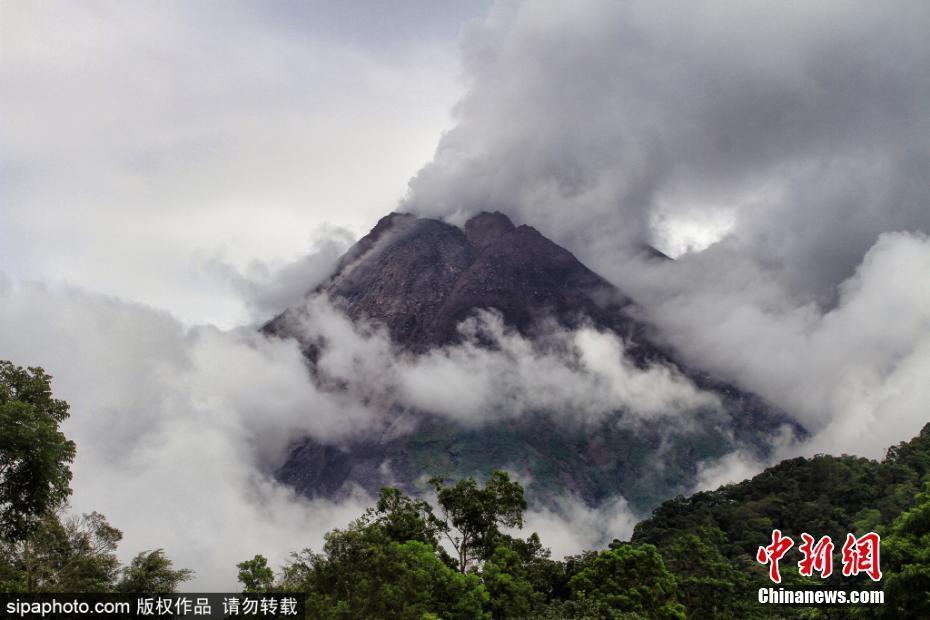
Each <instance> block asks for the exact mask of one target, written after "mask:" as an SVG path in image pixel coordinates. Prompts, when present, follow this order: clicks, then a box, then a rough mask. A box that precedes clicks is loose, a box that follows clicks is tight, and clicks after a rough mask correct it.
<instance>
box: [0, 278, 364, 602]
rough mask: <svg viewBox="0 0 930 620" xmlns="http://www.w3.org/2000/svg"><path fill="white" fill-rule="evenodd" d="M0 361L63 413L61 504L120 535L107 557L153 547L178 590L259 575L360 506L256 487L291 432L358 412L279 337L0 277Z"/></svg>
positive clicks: (322, 431)
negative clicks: (50, 393)
mask: <svg viewBox="0 0 930 620" xmlns="http://www.w3.org/2000/svg"><path fill="white" fill-rule="evenodd" d="M0 323H2V324H3V325H14V326H16V329H4V330H0V351H2V357H3V358H9V359H12V360H14V361H15V362H16V363H17V364H21V365H36V366H42V367H44V368H45V369H46V371H47V372H49V374H51V375H52V376H53V377H54V381H53V389H54V392H55V394H56V396H58V397H60V398H64V399H65V400H67V401H68V402H69V403H70V404H71V418H70V419H69V420H68V421H67V422H66V423H65V424H64V427H63V428H64V432H65V433H66V434H67V435H68V437H69V438H71V439H73V440H74V441H75V442H76V444H77V447H78V452H77V458H76V460H75V462H74V466H73V471H74V480H73V484H72V486H73V488H74V490H75V492H74V496H73V498H72V509H73V510H74V511H75V512H78V513H80V512H90V511H92V510H97V511H99V512H102V513H103V514H105V515H106V516H107V518H108V519H109V520H110V521H111V523H112V524H113V525H114V526H116V527H118V528H120V529H122V530H123V532H124V534H125V537H124V540H123V543H122V545H121V548H120V555H121V556H122V558H123V559H124V561H125V560H128V558H130V557H131V556H132V555H134V554H135V553H137V552H139V551H141V550H143V549H154V548H159V547H163V548H165V549H166V551H167V553H168V554H169V556H170V557H172V558H173V559H174V560H175V561H176V562H177V564H178V565H179V566H185V567H189V568H193V569H195V570H196V571H197V578H196V580H195V581H194V582H193V584H192V586H191V587H193V588H194V589H199V590H211V589H216V590H228V589H230V588H233V587H235V579H236V569H235V564H236V563H237V562H240V561H242V560H243V559H248V558H251V557H252V556H253V555H255V554H256V553H263V554H265V555H266V556H268V557H269V559H271V560H272V562H273V563H274V564H275V565H278V564H279V563H281V562H283V561H284V560H285V559H286V558H287V556H288V553H289V552H291V551H296V550H299V549H301V548H303V547H304V546H307V545H313V546H315V547H317V548H319V545H320V544H321V542H322V535H323V533H324V532H326V531H328V530H329V529H331V528H333V527H337V526H343V525H345V524H346V523H347V522H348V521H350V520H351V519H353V518H355V517H356V516H358V515H359V514H360V513H361V511H362V510H363V509H364V507H365V506H367V505H368V504H370V502H371V498H369V497H367V496H364V495H356V496H353V497H349V498H346V499H343V500H342V501H340V502H338V503H336V502H329V501H325V500H314V501H310V500H307V499H305V498H301V497H298V496H296V494H295V493H294V491H293V490H291V489H288V488H286V487H284V486H282V485H280V484H279V483H277V482H275V481H274V479H273V478H272V476H271V473H272V471H273V470H274V468H275V467H276V466H277V465H279V464H280V462H281V459H282V458H283V457H284V456H285V453H286V449H287V447H288V445H289V444H290V442H291V441H292V439H293V438H294V437H295V436H301V435H303V434H312V435H315V436H320V437H329V438H334V437H340V436H343V435H345V434H346V433H350V432H352V431H353V430H355V429H356V428H358V427H364V426H365V425H366V424H368V423H369V421H370V420H371V419H372V416H373V413H372V412H371V411H369V410H366V409H365V408H363V407H362V406H361V405H359V404H358V403H356V402H353V401H351V400H348V399H344V398H340V397H339V396H338V395H334V394H328V393H323V392H320V391H319V390H317V389H316V388H315V387H314V385H313V384H312V383H311V382H310V380H309V376H308V373H307V370H306V366H305V364H304V361H303V357H302V355H301V353H300V351H299V350H298V348H297V346H296V343H294V342H293V341H283V340H267V339H265V338H263V337H260V336H257V335H256V334H255V333H254V332H241V333H238V332H221V331H219V330H217V329H216V328H213V327H202V328H194V329H188V328H185V327H184V326H183V325H182V324H181V323H180V322H178V321H177V320H176V319H174V318H172V317H171V316H169V315H167V314H165V313H162V312H158V311H155V310H152V309H149V308H146V307H143V306H139V305H136V304H128V303H125V302H121V301H119V300H116V299H112V298H106V297H102V296H99V295H91V294H87V293H83V292H81V291H78V290H74V289H65V290H62V289H53V288H48V287H45V286H42V285H37V284H17V283H13V282H10V281H9V280H0Z"/></svg>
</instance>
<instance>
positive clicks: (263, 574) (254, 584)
mask: <svg viewBox="0 0 930 620" xmlns="http://www.w3.org/2000/svg"><path fill="white" fill-rule="evenodd" d="M236 568H238V569H239V577H238V579H239V583H241V584H242V590H243V592H245V593H247V594H251V593H257V592H268V591H269V590H271V589H272V587H273V586H274V571H273V570H271V567H270V566H268V559H267V558H266V557H265V556H263V555H256V556H255V557H254V558H252V559H251V560H245V561H243V562H239V563H238V564H236Z"/></svg>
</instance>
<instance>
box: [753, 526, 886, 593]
mask: <svg viewBox="0 0 930 620" xmlns="http://www.w3.org/2000/svg"><path fill="white" fill-rule="evenodd" d="M801 540H802V541H803V542H802V543H801V545H800V546H799V547H798V551H800V552H801V555H802V556H803V557H802V558H801V561H799V562H798V572H799V573H800V574H801V575H803V576H805V577H810V576H812V575H813V574H814V572H815V571H816V572H817V573H819V574H820V578H821V579H826V578H827V577H829V576H830V575H832V574H833V549H834V546H833V541H832V540H831V539H830V537H829V536H823V537H821V538H820V540H816V539H815V538H814V537H813V536H811V535H810V534H808V533H806V532H805V533H803V534H801ZM793 546H794V541H793V540H791V538H790V537H788V536H783V535H782V533H781V530H772V542H771V544H769V545H768V546H765V547H759V550H758V551H757V552H756V561H757V562H759V564H767V565H768V567H769V579H771V580H772V581H773V582H775V583H781V572H780V571H779V568H778V562H779V561H780V560H781V559H782V558H783V557H784V556H785V554H786V553H788V550H789V549H791V547H793ZM880 547H881V537H880V536H879V535H878V534H876V533H875V532H869V533H868V534H866V535H864V536H862V537H860V538H856V537H855V535H853V534H847V535H846V543H845V544H844V545H843V549H842V560H843V575H844V576H845V577H850V576H855V575H858V574H859V573H865V574H866V575H868V576H869V577H870V578H871V579H872V581H879V580H880V579H881V578H882V570H881V558H880V556H879V550H880Z"/></svg>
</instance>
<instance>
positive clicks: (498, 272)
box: [265, 212, 787, 510]
mask: <svg viewBox="0 0 930 620" xmlns="http://www.w3.org/2000/svg"><path fill="white" fill-rule="evenodd" d="M320 293H322V294H325V295H327V296H328V297H329V300H330V301H331V302H332V303H333V305H334V306H336V307H337V308H338V309H340V310H341V311H342V312H344V313H345V314H346V315H347V316H348V317H349V318H351V319H352V320H355V321H360V320H374V321H376V322H378V323H381V324H383V325H384V326H386V327H387V330H388V333H389V334H390V337H391V339H392V340H393V341H394V344H395V345H396V346H397V347H398V348H400V349H404V350H406V351H407V352H411V353H414V354H420V353H426V352H428V351H430V350H431V349H434V348H436V347H441V346H446V345H451V344H454V343H456V342H457V341H459V340H461V338H462V337H463V336H462V334H461V333H460V332H459V331H458V327H459V325H460V324H461V323H462V321H464V320H465V319H467V318H469V317H470V316H472V315H474V314H475V313H476V312H478V311H480V310H482V309H493V310H495V311H496V312H498V313H499V315H500V316H501V318H502V320H503V322H504V324H505V326H506V327H508V328H510V329H514V330H516V331H518V332H519V333H520V334H522V335H523V336H525V337H527V338H528V339H529V340H531V341H533V342H534V343H537V344H540V345H542V346H545V342H546V340H545V339H537V338H536V336H538V335H540V334H539V332H538V329H539V328H540V327H541V326H544V327H543V328H546V327H549V326H551V325H552V320H553V319H554V320H555V321H556V322H557V323H559V324H561V325H562V326H563V327H566V328H574V327H578V326H581V325H592V324H593V325H594V326H595V327H596V328H597V329H599V330H602V331H604V332H608V333H611V334H612V335H613V336H616V337H618V338H619V339H621V340H622V341H623V347H622V352H621V355H625V356H627V357H628V358H629V359H632V361H633V362H634V364H635V365H636V366H638V367H639V368H640V369H642V370H643V371H646V370H647V369H648V368H649V367H651V366H654V365H659V366H665V367H666V368H669V369H670V371H671V372H680V373H681V375H682V376H684V377H686V378H687V379H688V380H690V381H691V382H692V383H693V384H694V385H695V386H696V387H697V388H698V389H701V390H705V391H708V392H710V393H713V394H714V395H716V398H717V400H718V401H719V403H720V406H719V407H711V408H704V409H700V410H697V411H696V412H694V416H695V417H693V418H689V419H688V420H687V421H686V423H685V424H682V425H669V424H667V422H666V421H664V420H665V418H662V417H661V416H660V417H658V418H656V419H654V420H651V421H648V422H642V424H639V425H637V424H632V425H631V424H630V423H629V422H625V420H626V417H625V416H626V413H625V412H624V407H623V406H622V405H619V404H618V405H617V409H616V410H615V411H613V412H611V413H610V414H609V415H607V416H606V417H604V418H603V419H602V420H601V421H600V422H599V423H597V424H596V426H595V427H593V428H591V427H587V426H585V425H583V424H575V425H571V424H568V425H566V423H565V422H564V421H565V420H573V419H579V416H578V415H576V414H578V413H579V412H573V411H570V410H568V411H562V410H559V411H552V412H549V411H533V412H529V413H527V414H525V415H523V414H521V415H520V416H514V415H511V414H512V413H513V412H508V411H506V410H502V411H500V412H499V416H498V417H497V418H495V419H494V421H491V422H488V423H487V424H486V425H484V426H480V427H477V428H476V427H475V426H474V425H467V424H459V423H458V422H457V421H455V420H453V419H450V418H449V416H448V415H442V414H440V413H438V412H434V411H423V410H420V409H418V408H416V407H414V408H410V406H408V405H406V404H404V403H402V402H393V401H390V402H385V403H371V405H372V406H377V407H382V409H383V411H381V412H380V413H381V415H382V418H381V419H380V421H379V422H378V423H376V424H372V425H371V426H370V427H366V428H363V429H359V433H358V434H357V435H353V436H352V437H347V438H345V439H343V440H340V441H337V442H335V443H328V442H322V441H320V440H317V439H314V438H313V437H306V438H303V439H302V440H301V441H299V442H297V443H295V445H294V449H293V451H292V452H291V454H290V456H289V458H288V459H287V461H286V463H285V464H284V465H283V466H282V467H281V468H280V470H279V471H278V477H279V479H281V480H282V481H284V482H286V483H287V484H290V485H291V486H293V487H294V488H296V489H297V490H298V491H300V492H301V493H304V494H306V495H308V496H315V495H332V494H335V493H339V492H340V489H345V488H349V487H351V486H352V485H360V486H362V487H363V488H365V489H367V490H369V491H371V492H377V490H378V489H379V488H381V487H382V486H384V485H387V484H391V485H399V486H401V487H403V488H404V489H406V490H408V491H416V490H417V488H418V487H417V481H418V480H421V479H422V478H423V476H424V475H426V476H430V475H434V474H441V475H449V476H451V477H461V476H467V475H478V476H484V475H488V474H489V473H490V472H491V471H493V470H494V469H497V468H501V467H508V468H516V469H517V470H518V471H519V472H520V473H521V474H523V475H526V476H527V477H528V478H530V479H532V480H533V481H534V482H533V483H532V484H531V485H530V487H529V491H530V494H531V496H532V497H536V498H543V499H544V498H553V497H558V496H560V495H562V494H564V493H565V492H571V493H576V494H578V495H579V496H580V497H582V498H584V499H585V501H588V502H590V503H592V504H596V503H598V502H600V501H602V500H603V499H605V498H607V497H610V496H611V495H613V494H616V493H621V494H623V495H624V497H626V498H627V499H628V500H629V501H630V503H631V505H632V506H634V507H635V508H636V509H639V510H648V509H650V508H651V507H652V506H654V505H655V504H656V503H657V502H658V501H660V500H663V499H666V498H668V497H670V496H672V495H674V494H676V493H681V492H684V491H685V490H687V489H688V488H690V486H691V485H693V483H694V480H695V476H696V474H697V466H698V463H699V462H700V461H701V460H704V459H708V458H719V457H720V456H722V455H723V454H725V453H727V452H728V451H732V450H733V449H735V448H736V447H737V446H746V447H748V449H749V450H750V452H753V453H765V452H766V451H767V450H768V440H767V438H768V437H769V436H770V435H772V434H773V433H774V432H775V431H776V429H778V428H780V427H781V425H783V424H785V423H786V422H787V420H786V419H785V417H784V416H783V415H781V414H780V413H779V412H776V411H772V410H770V409H769V408H768V407H767V406H766V405H765V403H763V402H762V401H761V400H759V399H758V398H757V397H755V396H753V395H751V394H745V393H743V392H741V391H740V390H738V389H736V388H734V387H732V386H729V385H726V384H724V383H722V382H719V381H715V380H713V379H711V378H709V377H708V376H707V375H706V374H704V373H701V372H697V371H694V370H692V369H689V368H687V366H686V365H684V364H680V363H678V362H676V360H675V357H674V355H672V354H670V353H669V352H667V351H663V350H662V349H661V348H660V347H659V346H657V345H656V344H655V340H653V339H652V338H650V330H649V329H648V328H647V327H645V325H644V324H643V323H641V322H639V321H636V320H634V319H633V318H630V316H629V315H628V314H627V313H626V311H625V308H626V306H627V305H629V304H630V301H629V299H628V298H627V297H626V296H624V295H623V294H622V293H620V291H618V290H617V289H616V288H615V287H614V286H613V285H611V284H610V283H609V282H607V281H606V280H604V279H603V278H601V277H600V276H598V275H597V274H596V273H594V272H593V271H591V270H590V269H588V268H587V267H585V266H584V265H583V264H582V263H581V262H579V261H578V260H577V259H576V258H575V257H574V256H573V255H572V254H571V252H569V251H568V250H566V249H564V248H562V247H560V246H559V245H557V244H555V243H553V242H552V241H550V240H549V239H547V238H546V237H544V236H543V235H542V234H540V233H539V232H538V231H537V230H536V229H534V228H532V227H531V226H526V225H520V226H515V225H514V224H513V222H511V221H510V220H509V219H508V218H507V216H505V215H504V214H502V213H497V212H495V213H480V214H478V215H476V216H474V217H472V218H471V219H469V220H468V221H467V222H465V224H464V226H462V227H461V228H459V227H457V226H453V225H452V224H449V223H447V222H443V221H440V220H436V219H428V218H420V217H416V216H414V215H410V214H406V213H392V214H390V215H388V216H386V217H384V218H382V219H381V220H380V221H379V222H378V224H377V225H376V226H375V227H374V228H373V229H372V230H371V232H369V233H368V234H367V235H365V237H363V238H362V239H360V240H359V241H358V243H356V244H355V245H354V246H353V247H352V248H351V249H350V250H349V251H348V252H347V253H346V254H345V256H343V257H342V259H341V260H340V261H339V264H338V266H337V270H336V273H334V274H333V275H332V276H331V277H330V278H329V279H328V280H327V281H325V282H324V283H323V284H322V285H320V286H319V287H318V288H317V289H316V290H315V291H311V292H310V293H309V294H311V295H312V294H320ZM302 311H303V309H302V308H294V309H291V310H288V311H286V312H285V313H283V314H281V315H280V316H278V317H277V318H276V319H274V320H273V321H271V322H270V323H269V324H268V325H266V326H265V331H266V332H268V333H272V334H277V335H279V336H296V337H297V338H298V339H299V340H300V339H301V338H302V336H301V333H302V332H301V329H300V328H299V326H300V325H305V324H304V323H301V322H300V321H295V322H293V323H292V322H291V320H290V319H291V317H292V316H293V317H294V318H298V317H299V316H301V315H300V313H301V312H302ZM302 318H304V319H305V318H306V316H305V315H304V316H303V317H302ZM608 337H609V336H608ZM304 344H305V352H306V354H307V357H308V362H309V364H310V366H311V368H316V364H317V363H318V361H319V360H320V359H321V355H323V354H325V350H326V349H328V348H329V347H339V346H340V343H339V342H338V341H331V342H324V343H322V344H320V343H318V342H316V341H315V340H313V339H312V337H311V338H310V339H309V340H308V341H305V342H304ZM616 361H617V362H619V360H616ZM566 363H568V364H573V363H574V362H572V361H571V360H568V361H567V362H566ZM468 371H469V370H468V369H467V368H463V369H462V372H468ZM572 372H577V369H575V370H573V371H572ZM617 380H623V379H622V378H621V379H617ZM336 384H338V382H336V383H335V384H334V385H336ZM560 387H565V388H566V389H570V388H571V386H553V389H559V388H560ZM335 389H339V388H335ZM489 389H495V388H493V387H489ZM488 396H489V397H491V398H492V399H493V397H494V395H488ZM501 402H504V403H506V402H507V401H506V398H505V399H503V400H502V401H501ZM502 406H503V407H505V408H506V406H507V405H502ZM395 421H400V422H402V424H399V425H397V426H393V423H394V422H395ZM394 428H403V429H406V430H404V431H403V432H395V431H394V430H386V429H394ZM657 462H661V463H662V467H660V468H656V467H655V463H657Z"/></svg>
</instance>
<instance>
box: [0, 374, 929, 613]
mask: <svg viewBox="0 0 930 620" xmlns="http://www.w3.org/2000/svg"><path fill="white" fill-rule="evenodd" d="M67 415H68V405H67V403H64V402H63V401H60V400H56V399H54V398H52V396H51V386H50V377H48V375H46V374H45V373H44V372H43V371H42V370H41V369H39V368H29V369H22V368H19V367H16V366H13V365H12V364H9V363H8V362H0V424H2V428H3V435H2V437H0V528H2V529H0V592H166V591H174V590H175V589H176V588H177V587H179V585H180V584H182V583H183V582H184V581H186V580H188V579H190V576H191V571H189V570H186V569H175V568H174V566H173V564H172V562H171V560H170V559H168V558H167V557H166V556H165V554H164V552H163V551H162V550H161V549H156V550H154V551H144V552H142V553H140V554H138V555H137V556H136V557H135V558H134V559H133V560H132V562H131V563H130V564H129V565H128V566H125V567H121V566H120V564H119V562H118V560H117V558H116V555H115V551H116V548H117V545H118V544H119V541H120V539H121V538H122V534H121V532H120V531H119V530H118V529H116V528H114V527H113V526H111V525H110V524H109V523H107V521H106V519H105V518H104V517H103V516H102V515H100V514H98V513H91V514H87V515H83V516H80V517H76V516H69V515H67V514H66V512H65V510H64V508H65V501H66V500H67V497H68V495H69V493H70V488H69V481H70V478H71V472H70V469H69V464H70V463H71V461H72V460H73V458H74V445H73V444H72V443H71V442H70V441H68V440H67V439H66V438H65V437H64V435H62V434H61V431H60V430H59V425H60V423H61V422H62V421H63V420H64V419H65V418H66V417H67ZM33 478H34V479H33ZM429 485H430V487H431V488H432V491H433V492H435V501H436V506H435V508H434V507H433V505H431V504H430V503H428V502H426V501H424V500H422V499H416V498H412V497H409V496H407V495H405V494H403V493H402V492H401V491H399V490H398V489H393V488H386V489H383V490H382V492H381V495H380V497H379V499H378V501H377V503H376V504H375V505H374V506H372V507H371V508H369V509H368V510H367V511H365V513H364V514H363V515H361V516H360V517H359V518H358V519H356V520H355V521H353V522H352V523H350V524H349V525H348V526H347V527H346V528H345V529H337V530H333V531H332V532H329V533H328V534H327V535H326V537H325V542H324V544H323V547H322V549H321V550H320V551H319V552H314V551H313V550H311V549H305V550H303V551H301V552H299V553H295V554H293V555H292V558H291V560H290V561H289V562H288V563H287V564H286V565H285V566H283V567H281V569H280V570H279V571H278V572H277V574H276V573H275V572H274V570H273V569H272V567H270V566H269V565H268V561H267V559H266V558H265V557H263V556H261V555H256V556H254V557H253V558H252V559H250V560H245V561H243V562H241V563H240V564H239V565H238V567H237V568H238V569H239V581H240V582H241V583H242V586H243V589H244V590H245V591H246V592H265V591H288V592H295V591H296V592H305V593H307V601H306V602H307V610H308V616H309V617H311V618H362V617H363V618H385V619H394V618H396V619H408V618H409V619H416V620H425V619H428V618H462V619H465V618H469V619H470V618H495V619H505V618H552V619H554V618H627V619H631V618H711V619H718V618H719V619H723V618H926V617H930V424H928V425H927V426H926V427H925V428H924V429H923V431H922V432H921V433H920V435H918V436H917V437H916V438H914V439H913V440H911V441H910V442H907V443H902V444H899V445H897V446H894V447H892V448H891V449H889V450H888V453H887V455H886V458H885V459H884V460H883V461H882V462H876V461H871V460H868V459H863V458H857V457H851V456H840V457H832V456H824V455H818V456H816V457H814V458H810V459H805V458H796V459H791V460H787V461H783V462H782V463H780V464H778V465H776V466H774V467H771V468H769V469H767V470H766V471H764V472H762V473H761V474H759V475H758V476H756V477H755V478H753V479H751V480H747V481H744V482H742V483H740V484H735V485H728V486H725V487H722V488H720V489H717V490H715V491H710V492H702V493H696V494H694V495H692V496H691V497H687V498H685V497H677V498H675V499H672V500H670V501H667V502H665V503H664V504H662V505H660V506H659V507H658V508H657V509H656V510H655V511H654V513H653V515H652V517H651V518H649V519H647V520H645V521H643V522H641V523H640V524H639V525H637V527H636V529H635V531H634V533H633V536H632V539H631V541H630V542H620V541H614V542H613V543H611V544H610V546H609V547H608V548H607V549H603V550H599V551H586V552H584V553H581V554H579V555H576V556H571V557H567V558H564V559H563V560H561V561H556V560H553V559H551V558H550V557H549V556H550V554H549V552H548V550H547V549H546V548H545V547H543V543H542V541H541V540H540V538H539V536H537V535H536V534H530V535H529V536H527V537H526V538H521V537H519V536H516V535H515V534H516V533H517V531H518V530H519V529H520V528H522V526H523V514H524V511H525V510H526V507H527V502H526V499H525V497H524V490H523V487H522V486H521V485H520V484H519V483H517V482H515V481H513V480H511V479H510V477H509V475H508V474H506V473H505V472H500V471H495V472H493V473H491V474H490V475H489V476H487V478H486V479H485V481H484V483H481V482H479V481H476V480H474V479H472V478H465V479H462V480H458V481H456V482H454V483H448V482H447V481H446V480H444V479H442V478H433V479H431V480H430V481H429ZM775 528H778V529H780V530H781V531H782V532H783V533H784V534H785V535H786V536H790V537H792V538H793V539H794V540H795V541H796V543H797V544H800V535H801V533H803V532H807V533H810V534H813V535H814V536H816V537H820V536H823V535H827V536H830V537H831V538H832V539H833V541H834V542H835V543H837V548H835V549H834V552H833V557H834V566H835V567H836V571H835V573H834V574H833V575H832V576H830V577H829V578H827V579H821V578H820V577H819V576H816V575H815V576H813V577H804V576H802V575H800V574H799V570H798V566H797V559H798V557H797V555H798V554H797V553H796V552H797V547H795V549H794V552H795V553H794V555H791V554H789V555H788V556H786V557H785V558H784V559H783V560H782V562H781V574H782V577H783V583H782V586H783V587H785V588H786V589H800V588H806V589H810V588H822V589H839V590H845V591H852V590H869V589H876V588H883V590H884V593H885V596H886V604H885V605H874V606H865V605H845V606H833V607H830V606H819V607H805V606H787V605H761V604H759V603H757V602H756V601H757V598H756V593H757V591H758V589H759V588H762V587H766V588H767V587H770V586H771V585H772V584H771V582H770V581H769V580H768V573H767V570H766V568H765V567H764V566H762V565H761V564H759V563H758V562H757V561H756V560H755V555H756V550H757V549H758V548H759V546H763V545H766V544H767V543H768V542H769V540H770V537H771V533H772V530H773V529H775ZM870 531H875V532H878V533H879V534H881V535H882V537H883V539H884V540H883V545H882V566H881V567H882V571H883V573H884V578H883V579H882V580H881V581H880V582H877V583H876V582H873V581H872V580H871V579H869V578H868V577H867V576H865V575H852V576H848V577H846V576H843V575H842V573H841V571H840V570H839V567H840V566H841V564H842V559H841V550H840V548H841V546H842V541H843V540H844V539H845V537H846V534H847V533H850V532H851V533H854V534H855V535H856V536H861V535H863V534H865V533H867V532H870Z"/></svg>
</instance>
